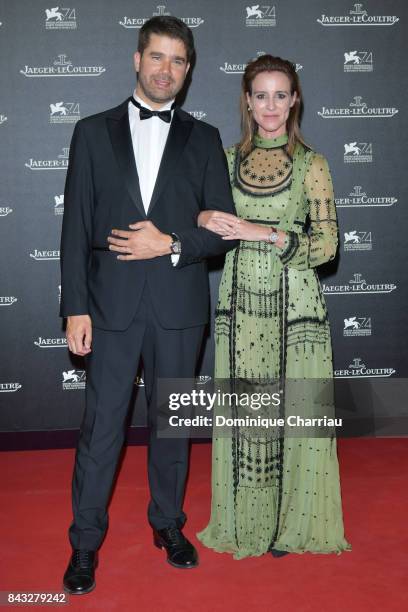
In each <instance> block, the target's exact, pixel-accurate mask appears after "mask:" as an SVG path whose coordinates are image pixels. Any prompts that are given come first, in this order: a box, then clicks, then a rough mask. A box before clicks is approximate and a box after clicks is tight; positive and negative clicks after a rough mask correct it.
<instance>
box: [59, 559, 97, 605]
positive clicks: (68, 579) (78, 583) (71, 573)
mask: <svg viewBox="0 0 408 612" xmlns="http://www.w3.org/2000/svg"><path fill="white" fill-rule="evenodd" d="M96 566H97V555H96V551H94V550H74V552H73V553H72V556H71V559H70V562H69V565H68V567H67V570H66V572H65V574H64V589H65V590H66V591H67V592H68V593H70V594H71V595H85V593H90V592H91V591H93V589H94V588H95V568H96Z"/></svg>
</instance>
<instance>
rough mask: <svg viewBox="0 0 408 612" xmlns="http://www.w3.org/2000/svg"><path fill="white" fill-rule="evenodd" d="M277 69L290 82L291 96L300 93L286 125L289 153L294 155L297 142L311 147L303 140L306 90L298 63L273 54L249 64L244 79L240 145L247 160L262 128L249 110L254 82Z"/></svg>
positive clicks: (241, 101) (241, 102)
mask: <svg viewBox="0 0 408 612" xmlns="http://www.w3.org/2000/svg"><path fill="white" fill-rule="evenodd" d="M274 70H276V71H278V72H283V74H286V76H287V77H288V79H289V82H290V93H291V95H293V94H294V93H295V92H296V94H297V95H296V100H295V103H294V105H293V106H292V108H291V109H290V111H289V117H288V120H287V122H286V126H287V133H288V153H289V155H293V152H294V150H295V145H296V143H297V142H301V143H302V144H304V145H305V146H307V145H306V143H305V141H304V140H303V136H302V134H301V131H300V125H299V123H300V113H301V107H302V90H301V87H300V82H299V77H298V75H297V72H296V68H295V66H294V64H292V63H291V62H289V61H288V60H284V59H282V58H280V57H274V56H273V55H261V56H260V57H258V58H257V59H256V60H253V61H252V62H249V64H247V67H246V68H245V72H244V76H243V77H242V85H241V95H240V111H241V140H240V142H239V145H238V149H239V152H240V154H241V157H245V156H246V155H248V153H249V152H250V151H251V150H252V148H253V138H254V135H255V134H256V132H257V130H258V125H257V123H256V121H255V120H254V118H253V116H252V112H251V111H250V110H249V109H248V100H247V96H246V94H247V93H248V94H249V95H251V94H252V83H253V81H254V79H255V77H256V76H257V75H258V74H260V73H261V72H272V71H274Z"/></svg>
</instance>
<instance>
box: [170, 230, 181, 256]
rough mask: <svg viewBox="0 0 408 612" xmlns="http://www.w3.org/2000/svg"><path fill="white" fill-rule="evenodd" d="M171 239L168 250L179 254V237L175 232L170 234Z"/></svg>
mask: <svg viewBox="0 0 408 612" xmlns="http://www.w3.org/2000/svg"><path fill="white" fill-rule="evenodd" d="M170 236H171V239H172V240H173V242H172V243H171V245H170V250H171V252H172V254H173V255H180V253H181V240H180V238H179V237H178V236H177V234H173V233H171V234H170Z"/></svg>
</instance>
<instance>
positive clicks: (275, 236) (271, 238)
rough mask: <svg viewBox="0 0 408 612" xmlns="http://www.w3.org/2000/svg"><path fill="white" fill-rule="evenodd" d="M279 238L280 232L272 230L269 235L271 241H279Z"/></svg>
mask: <svg viewBox="0 0 408 612" xmlns="http://www.w3.org/2000/svg"><path fill="white" fill-rule="evenodd" d="M278 238H279V236H278V232H272V234H271V235H270V236H269V240H270V241H271V242H277V240H278Z"/></svg>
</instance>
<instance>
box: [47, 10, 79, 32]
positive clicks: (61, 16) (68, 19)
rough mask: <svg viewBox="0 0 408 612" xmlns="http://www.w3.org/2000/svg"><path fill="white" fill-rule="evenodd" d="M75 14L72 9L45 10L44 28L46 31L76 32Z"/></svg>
mask: <svg viewBox="0 0 408 612" xmlns="http://www.w3.org/2000/svg"><path fill="white" fill-rule="evenodd" d="M76 27H77V22H76V14H75V9H74V8H60V7H59V6H54V8H49V9H45V28H46V29H47V30H76Z"/></svg>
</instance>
